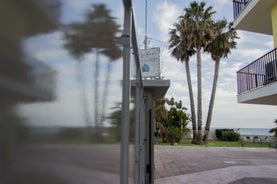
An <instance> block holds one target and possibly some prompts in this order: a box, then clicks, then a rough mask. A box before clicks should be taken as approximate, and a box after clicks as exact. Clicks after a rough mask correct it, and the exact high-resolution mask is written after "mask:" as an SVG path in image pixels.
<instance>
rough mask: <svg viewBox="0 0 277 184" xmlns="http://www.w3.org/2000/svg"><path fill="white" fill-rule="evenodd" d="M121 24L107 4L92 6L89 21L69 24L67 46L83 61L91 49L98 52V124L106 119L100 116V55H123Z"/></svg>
mask: <svg viewBox="0 0 277 184" xmlns="http://www.w3.org/2000/svg"><path fill="white" fill-rule="evenodd" d="M119 31H120V30H119V26H118V25H117V24H116V22H115V21H114V18H113V17H111V16H110V10H108V9H107V8H106V6H105V5H104V4H94V5H92V10H90V11H88V12H87V14H86V21H85V22H83V23H73V24H70V25H69V26H68V31H67V32H66V33H65V36H64V38H65V41H66V43H65V47H66V48H67V49H68V50H69V51H70V53H71V54H72V55H73V56H74V57H76V58H78V59H79V61H81V59H82V57H83V56H84V55H85V54H87V53H90V52H94V53H95V55H96V58H95V65H94V68H95V73H94V76H93V78H94V85H95V88H94V121H95V122H94V123H95V125H96V126H97V127H98V126H100V125H101V124H102V122H103V114H104V112H102V113H101V114H102V117H100V115H99V111H98V109H99V107H100V104H99V97H98V94H99V90H98V88H99V83H98V78H99V67H100V66H99V55H100V54H103V55H106V56H107V57H109V58H110V61H114V60H116V59H118V58H119V57H120V49H119V44H118V43H119V42H118V39H117V34H118V33H119ZM110 70H111V65H110V63H109V65H108V70H107V73H106V84H105V88H107V87H108V83H109V78H110V77H109V75H110ZM106 97H107V89H105V90H104V96H103V98H106ZM105 104H106V99H103V102H102V111H103V109H104V108H105Z"/></svg>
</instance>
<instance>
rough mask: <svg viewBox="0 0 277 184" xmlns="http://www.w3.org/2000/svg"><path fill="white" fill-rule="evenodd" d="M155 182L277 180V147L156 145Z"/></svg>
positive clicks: (222, 183)
mask: <svg viewBox="0 0 277 184" xmlns="http://www.w3.org/2000/svg"><path fill="white" fill-rule="evenodd" d="M155 183H157V184H166V183H170V184H171V183H176V184H178V183H190V184H198V183H199V184H202V183H205V184H216V183H219V184H227V183H229V184H241V183H242V184H248V183H251V184H258V183H263V184H264V183H268V184H273V183H274V184H276V183H277V150H276V149H269V148H266V149H264V148H212V147H181V146H180V147H179V146H155Z"/></svg>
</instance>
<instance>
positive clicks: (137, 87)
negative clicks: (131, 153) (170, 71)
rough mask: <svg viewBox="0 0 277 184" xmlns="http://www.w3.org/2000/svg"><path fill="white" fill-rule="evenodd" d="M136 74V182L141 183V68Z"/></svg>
mask: <svg viewBox="0 0 277 184" xmlns="http://www.w3.org/2000/svg"><path fill="white" fill-rule="evenodd" d="M136 71H137V75H136V97H135V106H136V107H135V184H140V177H141V176H140V106H141V103H140V91H141V90H140V87H141V86H140V75H139V72H140V68H137V70H136Z"/></svg>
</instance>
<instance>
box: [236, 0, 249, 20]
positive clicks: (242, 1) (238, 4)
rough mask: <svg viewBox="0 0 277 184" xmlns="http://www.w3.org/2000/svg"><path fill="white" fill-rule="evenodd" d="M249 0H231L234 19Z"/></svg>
mask: <svg viewBox="0 0 277 184" xmlns="http://www.w3.org/2000/svg"><path fill="white" fill-rule="evenodd" d="M249 1H250V0H233V11H234V19H235V18H236V17H237V16H238V15H239V14H240V12H241V11H242V9H243V8H244V7H245V6H246V4H247V3H248V2H249Z"/></svg>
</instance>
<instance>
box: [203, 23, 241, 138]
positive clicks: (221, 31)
mask: <svg viewBox="0 0 277 184" xmlns="http://www.w3.org/2000/svg"><path fill="white" fill-rule="evenodd" d="M214 28H215V33H216V37H215V39H214V40H213V41H212V42H210V43H209V44H208V45H207V46H206V47H205V51H206V52H209V53H210V54H211V57H212V59H213V60H214V62H215V65H214V66H215V67H214V78H213V86H212V91H211V97H210V102H209V110H208V114H207V120H206V126H205V133H204V137H203V142H204V143H207V142H208V137H209V131H210V126H211V119H212V112H213V107H214V100H215V94H216V88H217V81H218V73H219V64H220V59H221V58H226V57H227V56H228V54H229V53H230V52H231V49H234V48H236V42H235V39H238V36H237V33H236V30H234V29H233V28H232V24H231V23H230V24H229V26H228V29H227V21H226V20H225V19H223V20H219V21H217V22H216V23H215V26H214ZM226 29H227V31H226Z"/></svg>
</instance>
